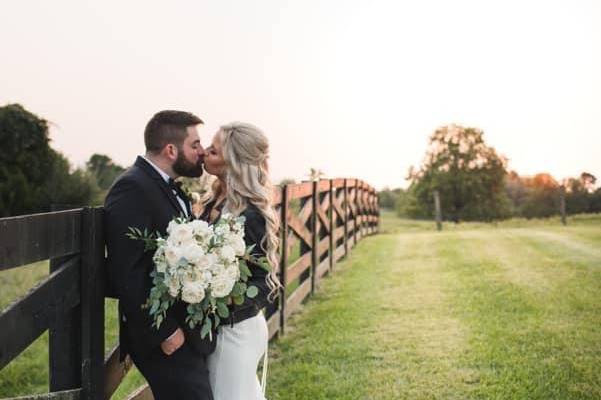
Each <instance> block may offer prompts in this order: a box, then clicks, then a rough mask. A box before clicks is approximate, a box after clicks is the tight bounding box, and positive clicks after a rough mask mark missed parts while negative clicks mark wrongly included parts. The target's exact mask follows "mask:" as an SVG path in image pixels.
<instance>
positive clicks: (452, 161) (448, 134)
mask: <svg viewBox="0 0 601 400" xmlns="http://www.w3.org/2000/svg"><path fill="white" fill-rule="evenodd" d="M506 165H507V161H506V159H505V158H504V157H502V156H500V155H498V154H497V153H496V151H495V149H494V148H492V147H489V146H487V145H486V143H485V142H484V138H483V132H482V130H480V129H477V128H470V127H463V126H459V125H454V124H453V125H448V126H443V127H441V128H439V129H437V130H436V131H435V132H434V134H433V135H432V136H431V137H430V143H429V149H428V152H427V153H426V157H425V160H424V162H423V163H422V166H421V167H420V169H419V170H417V171H416V170H415V169H414V168H413V167H412V168H411V169H410V171H409V179H410V180H411V186H410V188H409V192H410V195H411V196H414V198H415V199H414V201H409V204H411V206H410V207H409V208H408V212H409V213H410V215H411V216H414V217H429V216H432V215H433V213H434V200H433V192H434V190H438V191H439V193H440V197H441V206H442V214H443V217H444V218H445V219H448V220H452V221H456V222H458V221H460V220H485V221H489V220H494V219H500V218H506V217H508V216H509V200H508V198H507V195H506V193H505V185H504V180H505V176H506V175H507V170H506Z"/></svg>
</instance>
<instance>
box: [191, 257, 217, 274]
mask: <svg viewBox="0 0 601 400" xmlns="http://www.w3.org/2000/svg"><path fill="white" fill-rule="evenodd" d="M215 264H217V256H216V255H215V254H213V253H209V254H205V255H203V256H202V257H200V258H199V259H198V260H197V261H196V262H195V263H194V265H195V266H196V267H197V268H199V269H201V270H210V269H212V268H213V266H214V265H215Z"/></svg>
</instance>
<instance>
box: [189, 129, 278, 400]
mask: <svg viewBox="0 0 601 400" xmlns="http://www.w3.org/2000/svg"><path fill="white" fill-rule="evenodd" d="M268 149H269V143H268V140H267V138H266V137H265V135H264V134H263V133H262V132H261V131H260V130H259V129H258V128H257V127H255V126H253V125H250V124H246V123H239V122H235V123H231V124H229V125H225V126H222V127H221V128H220V129H219V130H218V131H217V133H216V134H215V136H214V137H213V142H212V144H211V146H210V147H209V148H207V149H206V151H205V158H204V163H205V169H206V171H207V172H208V173H209V174H212V175H215V176H216V177H217V180H216V181H215V183H214V185H213V188H212V189H213V190H212V193H211V196H210V198H209V199H208V200H207V201H206V203H205V206H204V210H203V212H202V215H201V219H204V220H205V221H209V222H215V221H216V220H217V219H219V216H220V215H221V213H222V212H224V211H227V212H229V213H232V214H234V215H243V216H244V217H245V218H246V222H245V225H244V229H245V232H244V240H245V242H246V245H247V246H250V245H255V247H254V249H253V251H252V254H253V255H254V256H257V257H261V256H266V258H267V260H268V261H269V264H270V266H271V269H272V272H270V273H268V272H267V271H265V270H264V269H262V268H261V267H259V266H257V265H252V264H251V265H249V268H250V270H251V273H252V277H251V278H250V279H249V282H248V283H249V284H251V285H254V286H256V287H257V288H258V289H259V294H258V295H257V296H256V297H255V298H253V299H249V298H246V299H245V301H244V303H243V304H241V305H234V304H232V305H230V317H229V318H228V319H227V320H224V321H222V322H221V326H220V331H219V334H218V335H217V344H216V348H215V351H214V352H213V353H212V354H211V355H210V356H209V358H208V368H209V379H210V383H211V388H212V390H213V396H214V398H215V400H264V399H265V396H264V394H263V391H262V390H261V387H260V385H259V381H258V379H257V366H258V363H259V360H260V359H261V356H263V354H264V353H265V352H266V351H267V342H268V331H267V322H266V321H265V317H264V316H263V313H261V312H260V310H261V309H263V308H264V307H265V306H266V305H267V303H268V302H273V300H274V299H275V297H276V296H277V294H278V290H279V288H280V282H279V281H278V278H277V276H276V274H275V271H276V269H277V266H278V254H277V248H278V245H279V238H278V228H279V220H278V217H277V214H276V212H275V209H274V207H273V205H272V186H271V183H270V180H269V173H268V167H267V157H268Z"/></svg>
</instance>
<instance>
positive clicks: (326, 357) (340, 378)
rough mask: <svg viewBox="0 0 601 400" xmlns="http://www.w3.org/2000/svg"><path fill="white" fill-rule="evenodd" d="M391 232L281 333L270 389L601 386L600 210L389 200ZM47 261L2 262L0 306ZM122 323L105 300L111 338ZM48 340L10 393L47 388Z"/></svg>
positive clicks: (358, 251)
mask: <svg viewBox="0 0 601 400" xmlns="http://www.w3.org/2000/svg"><path fill="white" fill-rule="evenodd" d="M381 232H382V233H381V234H380V235H377V236H373V237H369V238H366V239H364V240H363V241H361V242H360V243H359V244H358V246H357V247H356V248H355V249H354V250H353V252H352V255H351V257H349V258H348V259H347V260H345V261H343V262H341V263H339V264H338V265H337V266H336V272H335V273H334V274H333V276H332V277H330V278H327V279H325V280H324V281H323V283H322V286H321V288H320V291H319V293H318V294H317V295H316V296H315V297H314V298H313V299H312V300H311V301H309V302H308V303H307V304H306V305H305V307H304V310H303V312H302V313H299V314H297V315H296V316H294V317H293V318H292V321H291V323H290V325H289V328H288V330H287V334H286V336H284V337H282V338H280V339H278V340H277V341H276V342H275V343H274V344H272V346H271V349H270V356H271V362H270V369H269V381H268V398H269V399H270V400H277V399H281V400H284V399H286V400H294V399H303V400H304V399H311V400H313V399H315V400H317V399H349V400H351V399H352V400H359V399H599V398H601V372H600V371H599V366H600V365H601V216H578V217H576V218H571V219H570V220H569V221H568V226H567V227H563V226H561V225H560V223H559V220H558V219H550V220H538V221H526V220H510V221H505V222H501V223H498V224H496V225H492V224H477V223H476V224H474V223H468V224H459V225H454V224H447V225H445V227H444V230H443V232H436V231H435V230H434V224H433V223H431V222H425V221H407V220H401V219H398V218H396V217H394V216H393V215H392V214H388V213H384V214H383V218H382V226H381ZM46 273H47V265H46V264H45V263H38V264H36V265H33V266H30V267H27V268H26V269H23V270H10V271H4V272H0V307H5V306H6V305H7V304H8V303H10V301H12V300H13V299H15V298H16V297H17V296H20V295H22V294H24V293H26V292H27V290H28V288H30V287H31V286H33V285H34V284H35V282H37V281H39V279H41V278H42V277H43V276H44V275H46ZM115 324H116V320H115V305H114V303H112V302H107V333H106V338H107V347H109V346H110V344H112V343H114V341H115V338H116V328H115ZM46 346H47V337H46V335H44V336H43V337H42V338H40V340H38V341H37V342H36V344H34V345H33V346H31V347H30V348H29V349H28V350H27V351H26V352H25V353H24V354H22V355H21V356H20V357H19V358H18V359H17V360H16V361H14V362H13V363H11V364H9V366H7V367H6V368H4V369H3V370H2V371H0V397H7V396H14V395H18V394H26V393H40V392H45V391H47V373H48V371H47V365H46V364H47V350H46ZM141 382H142V379H141V377H140V376H139V375H138V374H135V373H134V374H130V375H128V378H127V381H126V382H125V385H124V386H123V388H122V389H121V390H120V392H119V394H118V396H116V398H123V394H124V393H127V392H128V391H131V389H133V388H134V387H136V386H138V385H139V384H140V383H141Z"/></svg>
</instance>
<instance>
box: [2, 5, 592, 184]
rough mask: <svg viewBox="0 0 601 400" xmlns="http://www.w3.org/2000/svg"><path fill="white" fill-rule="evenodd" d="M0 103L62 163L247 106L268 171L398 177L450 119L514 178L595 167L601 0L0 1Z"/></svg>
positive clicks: (133, 146) (132, 146) (121, 155)
mask: <svg viewBox="0 0 601 400" xmlns="http://www.w3.org/2000/svg"><path fill="white" fill-rule="evenodd" d="M0 10H1V13H2V18H1V23H0V41H1V42H2V45H1V49H2V53H1V54H2V56H1V57H2V61H1V63H0V105H5V104H7V103H20V104H22V105H23V106H25V108H27V109H28V110H30V111H32V112H34V113H36V114H38V115H39V116H41V117H43V118H46V119H48V120H49V121H51V122H52V128H51V132H50V135H51V139H52V146H53V147H54V148H55V149H57V150H59V151H61V152H62V153H63V154H65V155H66V156H67V157H68V158H69V159H70V160H71V162H72V163H73V164H74V165H83V163H84V162H85V161H86V160H87V159H88V158H89V157H90V156H91V155H92V154H93V153H103V154H107V155H109V156H110V157H111V158H113V159H114V160H115V161H116V162H117V163H119V164H121V165H124V166H128V165H130V164H131V163H132V162H133V160H134V159H135V157H136V155H138V154H141V153H142V152H143V129H144V126H145V124H146V122H147V121H148V119H149V118H150V117H151V116H152V115H153V114H154V113H155V112H156V111H159V110H162V109H181V110H187V111H192V112H194V113H195V114H197V115H198V116H200V117H201V118H202V119H203V120H204V121H205V123H206V124H205V126H204V127H202V129H201V138H202V140H203V144H208V143H209V142H210V140H211V136H212V134H213V133H214V132H215V131H216V130H217V128H218V127H219V125H221V124H224V123H227V122H230V121H233V120H242V121H247V122H251V123H254V124H256V125H258V126H259V127H261V128H262V129H263V130H264V131H265V133H266V134H267V135H268V136H269V138H270V140H271V152H272V154H271V169H272V175H273V180H274V181H275V182H278V181H279V180H280V179H282V178H285V177H290V178H294V179H296V180H301V179H303V178H306V173H307V172H308V170H309V168H310V167H315V168H319V169H321V170H322V171H324V172H325V173H326V176H327V177H357V178H360V179H363V180H366V181H368V182H369V183H371V184H372V185H374V186H375V187H376V188H382V187H384V186H390V187H399V186H402V187H405V186H406V185H407V182H405V176H406V174H407V170H408V168H409V166H410V165H415V166H417V165H419V164H420V162H421V161H422V158H423V156H424V153H425V150H426V147H427V141H428V137H429V136H430V134H431V133H432V132H433V131H434V130H435V129H436V128H437V127H439V126H441V125H445V124H449V123H457V124H462V125H466V126H474V127H478V128H481V129H483V130H484V132H485V135H484V137H485V140H486V141H487V143H488V144H489V145H491V146H493V147H495V148H496V149H497V151H498V152H499V153H501V154H503V155H505V156H507V157H508V158H509V160H510V161H509V167H510V168H511V169H514V170H516V171H518V173H520V174H523V175H530V174H534V173H537V172H550V173H551V174H552V175H553V176H555V177H556V178H558V179H562V178H564V177H567V176H576V175H578V174H580V172H582V171H588V172H591V173H593V174H594V175H596V176H597V177H598V178H600V179H601V1H599V0H564V1H549V0H546V1H545V0H541V1H534V0H519V1H516V0H502V1H486V0H473V1H468V0H461V1H459V0H457V1H452V0H439V1H434V0H426V1H424V0H420V1H400V0H396V1H378V0H373V1H351V0H339V1H334V0H321V1H312V0H302V1H301V0H297V1H283V0H256V1H249V0H246V1H244V0H239V1H233V0H220V1H173V0H172V1H160V2H159V1H96V2H91V1H75V0H73V1H62V0H60V1H59V0H54V1H29V0H19V1H11V2H8V1H5V2H2V3H1V5H0Z"/></svg>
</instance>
